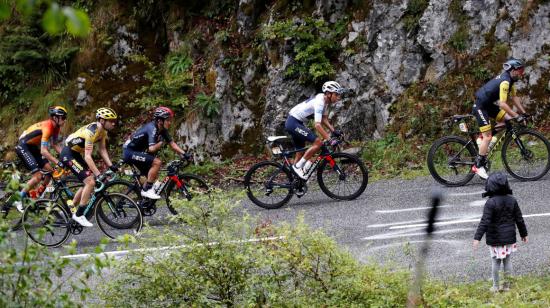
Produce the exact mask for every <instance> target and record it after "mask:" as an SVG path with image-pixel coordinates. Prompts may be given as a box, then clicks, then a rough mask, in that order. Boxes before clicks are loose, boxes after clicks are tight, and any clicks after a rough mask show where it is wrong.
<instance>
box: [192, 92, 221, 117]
mask: <svg viewBox="0 0 550 308" xmlns="http://www.w3.org/2000/svg"><path fill="white" fill-rule="evenodd" d="M195 104H197V107H198V108H200V109H201V110H202V111H203V112H204V114H205V115H206V117H208V118H213V117H215V116H217V115H218V114H219V113H220V102H219V101H218V100H217V99H216V98H215V97H214V95H206V94H204V93H199V94H198V95H197V97H196V98H195Z"/></svg>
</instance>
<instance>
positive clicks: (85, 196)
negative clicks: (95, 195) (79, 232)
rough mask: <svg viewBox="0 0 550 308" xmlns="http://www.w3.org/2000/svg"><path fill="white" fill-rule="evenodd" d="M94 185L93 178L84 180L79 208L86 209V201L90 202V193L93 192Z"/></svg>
mask: <svg viewBox="0 0 550 308" xmlns="http://www.w3.org/2000/svg"><path fill="white" fill-rule="evenodd" d="M94 185H95V180H94V177H93V176H89V177H87V178H85V179H84V187H83V188H82V193H81V197H80V203H79V207H86V205H87V204H88V201H90V196H91V195H92V191H93V190H94ZM78 216H80V215H78Z"/></svg>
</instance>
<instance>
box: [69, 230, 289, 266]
mask: <svg viewBox="0 0 550 308" xmlns="http://www.w3.org/2000/svg"><path fill="white" fill-rule="evenodd" d="M284 238H285V237H284V236H273V237H264V238H258V239H249V240H242V241H231V242H229V243H236V244H238V243H254V242H264V241H277V240H282V239H284ZM216 244H218V243H216V242H214V243H208V244H207V245H216ZM198 246H202V245H198ZM187 247H190V245H178V246H164V247H154V248H140V249H130V250H118V251H106V252H102V253H82V254H77V255H66V256H62V257H61V258H63V259H70V260H75V259H84V258H89V257H100V258H106V257H115V258H116V257H121V256H124V255H127V254H129V253H132V252H156V251H166V250H174V249H182V248H187Z"/></svg>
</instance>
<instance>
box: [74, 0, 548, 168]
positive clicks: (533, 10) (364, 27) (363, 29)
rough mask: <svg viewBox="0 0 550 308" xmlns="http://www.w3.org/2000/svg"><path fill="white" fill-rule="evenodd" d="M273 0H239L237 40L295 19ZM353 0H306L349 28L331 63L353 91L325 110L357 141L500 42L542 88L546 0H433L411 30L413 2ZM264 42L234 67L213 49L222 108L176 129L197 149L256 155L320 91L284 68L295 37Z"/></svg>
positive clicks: (125, 47)
mask: <svg viewBox="0 0 550 308" xmlns="http://www.w3.org/2000/svg"><path fill="white" fill-rule="evenodd" d="M276 2H277V1H275V4H273V2H272V1H262V0H240V1H238V5H236V7H235V9H234V12H233V13H232V14H234V17H233V18H232V19H230V20H231V21H230V22H231V23H233V25H232V26H233V29H234V30H235V32H236V33H238V35H240V37H241V40H242V42H244V43H243V44H245V45H246V44H248V43H249V42H250V41H252V40H253V38H254V36H255V35H257V32H258V31H259V29H261V28H262V27H264V26H265V25H269V24H272V23H273V22H274V21H275V20H281V19H292V18H293V19H294V21H295V22H300V19H299V18H298V17H293V16H292V15H285V16H280V15H279V13H277V12H275V10H276V7H277V4H276ZM356 2H357V1H349V0H338V1H327V0H316V1H307V3H309V4H308V9H309V10H310V11H309V14H310V15H311V16H313V17H315V18H322V19H324V20H325V21H327V22H328V23H329V26H334V25H335V24H336V23H337V22H339V21H341V20H347V22H348V25H347V31H348V32H347V33H345V35H343V36H342V37H341V38H340V39H339V41H338V42H334V44H339V45H340V46H341V47H342V48H341V50H342V52H341V53H340V55H338V56H337V62H338V63H335V68H336V78H335V80H336V81H338V82H340V83H342V85H344V86H345V87H347V88H349V89H350V92H351V93H352V95H351V96H350V97H349V98H346V99H345V100H344V101H343V102H341V103H339V104H337V105H336V106H334V107H333V108H332V110H331V113H330V116H331V118H332V119H333V122H334V124H335V125H336V126H338V127H340V128H342V129H343V130H344V131H346V132H348V133H350V134H351V137H352V138H354V139H360V140H367V139H371V138H380V137H382V136H384V133H385V127H386V126H387V124H388V123H390V122H391V121H392V120H391V117H390V112H389V108H390V107H391V106H392V104H395V103H396V102H398V101H399V99H400V98H401V97H402V95H403V94H404V92H405V91H406V90H407V89H408V88H409V87H410V86H411V85H412V84H415V83H419V82H430V83H437V82H439V81H441V80H442V79H443V78H444V77H445V76H446V75H447V74H449V72H451V71H452V70H454V69H456V68H457V67H459V66H460V65H461V63H460V61H461V60H460V59H461V58H464V57H465V56H476V55H477V54H478V53H479V52H480V51H481V50H482V49H483V47H485V46H487V45H488V44H497V43H498V44H502V45H504V46H507V48H508V49H509V55H508V56H514V57H519V58H522V59H524V60H526V61H528V62H527V63H528V64H529V67H528V70H527V72H528V75H529V77H528V78H527V79H526V80H525V81H524V83H522V84H520V86H521V87H527V86H530V87H535V86H536V85H537V84H538V83H539V82H543V83H544V85H543V88H544V87H546V86H547V85H546V83H547V82H548V81H547V80H546V79H544V78H543V76H545V74H546V75H547V71H548V69H549V67H550V64H549V57H548V53H549V49H548V48H549V46H550V17H549V16H550V2H548V1H498V0H468V1H457V0H437V1H436V0H431V1H427V2H428V4H427V6H426V8H425V9H424V11H423V12H421V13H420V15H419V16H418V19H416V21H415V22H416V25H415V28H414V30H412V31H411V30H410V24H406V22H410V21H407V20H406V19H407V16H409V15H408V14H410V11H411V10H412V8H411V6H413V5H415V3H418V1H412V0H400V1H392V2H391V4H389V2H388V1H387V0H373V1H369V2H368V3H369V7H368V11H367V12H366V13H365V14H356V12H355V11H354V10H355V9H356V7H355V6H354V5H356ZM289 3H290V2H289ZM304 3H305V2H304ZM304 5H305V4H304ZM457 10H458V11H457ZM457 14H458V15H457ZM297 16H298V14H297ZM345 18H347V19H345ZM167 28H168V29H176V30H170V31H172V32H170V33H171V34H170V35H168V39H169V42H167V43H168V44H167V45H168V46H180V45H181V44H182V40H183V39H182V38H183V37H184V33H178V30H177V29H178V27H177V26H170V25H167ZM407 29H409V30H407ZM459 29H463V31H464V29H466V32H467V33H466V38H465V40H466V42H465V48H464V50H460V52H458V53H457V52H454V51H453V50H452V48H451V47H450V40H451V39H452V38H453V35H454V34H455V33H456V32H457V31H459ZM116 33H117V36H116V37H117V41H116V44H115V45H113V47H112V48H111V50H109V53H110V54H112V56H113V57H114V58H115V59H116V58H120V59H122V58H126V57H127V53H128V52H129V50H132V49H136V47H133V46H132V43H131V42H132V41H135V40H136V38H135V37H133V35H134V34H131V33H129V32H128V31H127V30H126V28H124V27H122V26H121V27H120V28H118V30H117V32H116ZM261 44H263V47H264V49H263V50H264V52H265V54H262V53H258V52H256V53H253V52H249V53H248V54H245V55H244V56H243V59H242V62H241V64H240V66H241V67H240V68H239V70H238V73H235V72H232V71H229V70H227V69H226V68H224V66H223V65H221V63H223V62H224V61H225V60H226V59H227V58H229V56H228V55H226V54H224V49H223V48H220V53H219V56H218V59H217V60H216V61H215V63H214V64H212V68H211V70H213V71H215V73H216V80H215V92H214V96H215V98H216V99H217V100H218V101H219V102H220V112H219V114H218V115H217V116H216V117H214V118H212V119H208V118H206V117H204V116H202V115H198V116H196V117H194V118H191V119H187V120H186V121H184V123H183V124H181V126H180V127H179V128H178V129H177V133H176V135H177V137H178V138H179V140H180V141H182V143H184V144H185V145H187V146H189V147H191V148H193V149H195V150H196V151H197V153H199V155H204V156H210V157H220V158H221V157H231V156H233V155H238V154H244V153H249V152H255V151H256V152H257V150H258V149H260V148H261V146H262V145H263V143H264V140H265V137H266V136H268V135H274V134H283V133H284V131H283V128H284V121H285V119H286V117H287V114H288V111H289V110H290V108H292V107H293V106H294V105H296V104H298V103H300V102H301V101H303V100H305V99H307V98H309V97H311V96H313V95H315V94H316V93H317V92H318V91H319V90H320V89H318V88H316V86H318V85H313V84H311V85H302V84H300V83H298V82H297V80H295V79H293V78H288V77H287V76H286V75H285V71H286V69H287V68H288V67H289V65H291V64H292V61H293V58H292V56H293V46H292V38H288V40H287V41H286V44H279V45H276V44H272V43H271V42H270V41H269V40H267V41H264V42H262V43H261ZM208 48H211V46H209V47H208ZM246 48H248V49H250V46H249V45H247V47H246ZM270 55H274V56H270ZM264 58H265V59H264ZM115 63H116V64H115V65H113V66H111V67H110V70H111V71H112V73H116V72H117V71H120V70H124V69H125V67H124V66H123V61H116V62H115ZM546 78H547V77H546ZM548 87H550V85H548ZM81 90H84V89H81ZM115 94H116V93H115ZM114 96H115V95H113V97H114ZM85 97H86V93H85V90H84V93H80V92H79V94H78V99H77V101H78V104H85V103H86V98H85Z"/></svg>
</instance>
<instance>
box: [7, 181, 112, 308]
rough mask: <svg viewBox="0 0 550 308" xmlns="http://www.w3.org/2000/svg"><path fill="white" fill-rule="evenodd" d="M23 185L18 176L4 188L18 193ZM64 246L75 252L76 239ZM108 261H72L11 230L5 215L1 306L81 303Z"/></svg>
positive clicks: (68, 250) (54, 305)
mask: <svg viewBox="0 0 550 308" xmlns="http://www.w3.org/2000/svg"><path fill="white" fill-rule="evenodd" d="M6 173H11V172H6ZM9 178H11V177H9ZM20 186H21V185H20V183H19V181H18V180H17V178H15V179H12V180H10V182H9V183H8V185H6V186H5V187H3V188H2V190H4V191H5V192H7V193H15V195H16V192H18V191H19V189H20V188H21V187H20ZM12 201H13V200H12ZM2 206H4V204H2ZM2 218H4V217H2ZM104 247H105V246H104V244H102V245H101V246H99V247H97V248H96V252H98V253H100V252H102V251H103V248H104ZM65 248H66V249H65V251H66V253H68V254H74V253H76V242H75V241H73V242H72V243H71V244H70V245H69V246H67V247H65ZM109 261H110V260H108V259H102V258H99V257H92V258H90V259H88V260H84V261H82V262H72V261H71V260H69V259H66V258H62V256H61V254H60V253H59V252H57V251H52V250H49V249H48V248H46V247H42V246H40V245H37V244H34V243H33V242H31V241H30V239H29V238H28V237H27V236H25V235H24V234H21V233H20V232H19V233H16V232H14V231H11V230H10V226H9V223H8V222H7V221H6V220H4V219H2V220H0V307H33V306H35V307H75V306H82V305H83V303H85V301H86V298H87V297H88V296H89V295H90V293H91V289H90V288H89V287H88V280H89V279H90V278H91V277H92V276H96V275H97V274H98V273H100V272H101V271H102V270H103V269H104V268H106V267H107V266H108V265H109Z"/></svg>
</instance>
